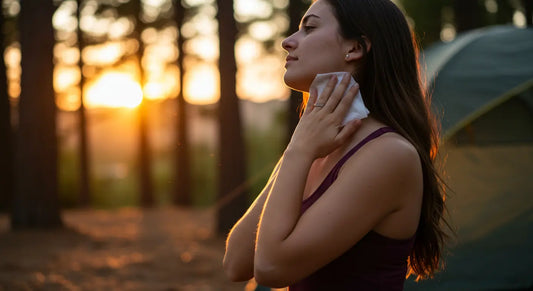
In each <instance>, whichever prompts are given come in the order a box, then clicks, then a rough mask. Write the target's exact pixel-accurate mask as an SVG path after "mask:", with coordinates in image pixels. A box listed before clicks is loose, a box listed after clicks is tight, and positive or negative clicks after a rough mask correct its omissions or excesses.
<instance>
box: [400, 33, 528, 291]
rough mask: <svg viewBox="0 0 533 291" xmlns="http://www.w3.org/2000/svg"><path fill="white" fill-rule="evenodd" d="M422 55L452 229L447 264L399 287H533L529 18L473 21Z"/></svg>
mask: <svg viewBox="0 0 533 291" xmlns="http://www.w3.org/2000/svg"><path fill="white" fill-rule="evenodd" d="M422 58H423V60H422V64H425V68H426V80H427V83H428V86H429V88H430V91H433V92H432V95H433V96H432V97H433V103H434V105H435V108H434V109H435V110H436V111H437V113H438V114H439V115H440V116H439V117H440V118H441V122H442V132H443V138H442V141H443V144H442V147H441V150H440V152H439V155H440V156H441V158H444V159H445V173H444V175H443V178H444V179H445V181H446V183H447V186H449V190H448V196H447V197H448V198H447V201H446V204H447V208H448V211H449V221H450V222H451V224H452V225H453V226H454V228H455V229H456V234H457V236H456V237H455V241H454V244H452V246H451V248H450V249H449V253H446V254H445V257H444V260H445V263H446V268H445V269H444V271H442V272H440V273H438V274H437V275H436V277H435V278H434V279H433V280H428V281H421V282H414V280H413V279H412V278H411V279H409V280H408V281H407V282H406V284H405V290H406V291H415V290H424V291H437V290H443V291H444V290H472V291H475V290H533V199H532V197H531V196H532V195H533V28H527V29H520V28H516V27H510V26H496V27H488V28H483V29H478V30H474V31H470V32H467V33H464V34H461V35H459V36H458V37H457V38H456V40H455V41H452V42H450V43H440V44H436V45H434V46H432V47H430V48H428V49H427V50H426V51H425V52H424V54H423V55H422Z"/></svg>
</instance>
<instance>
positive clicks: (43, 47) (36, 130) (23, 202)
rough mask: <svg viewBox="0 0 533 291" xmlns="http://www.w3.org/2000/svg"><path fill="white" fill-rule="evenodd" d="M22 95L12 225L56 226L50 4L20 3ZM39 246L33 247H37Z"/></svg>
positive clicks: (45, 0)
mask: <svg viewBox="0 0 533 291" xmlns="http://www.w3.org/2000/svg"><path fill="white" fill-rule="evenodd" d="M20 4H21V10H20V15H19V17H20V48H21V54H22V59H21V66H22V75H21V88H22V90H21V95H20V99H19V127H18V132H17V147H16V149H17V153H16V182H15V187H16V188H15V189H16V190H15V193H16V194H15V196H14V198H13V210H12V215H11V226H12V228H13V229H19V228H28V227H57V226H60V225H61V224H62V222H61V216H60V210H59V201H58V191H57V190H58V189H57V188H58V181H57V180H58V165H57V150H58V146H57V136H56V105H55V94H54V88H53V82H52V80H53V70H54V65H53V57H54V55H53V48H54V32H53V28H52V15H53V13H54V5H53V1H52V0H40V1H30V0H23V1H21V2H20ZM36 243H38V242H36Z"/></svg>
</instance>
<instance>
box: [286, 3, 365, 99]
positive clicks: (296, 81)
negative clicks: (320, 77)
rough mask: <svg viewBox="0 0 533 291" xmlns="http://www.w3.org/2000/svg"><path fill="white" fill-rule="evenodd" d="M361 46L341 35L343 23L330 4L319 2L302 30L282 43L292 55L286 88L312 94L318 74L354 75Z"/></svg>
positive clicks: (287, 65)
mask: <svg viewBox="0 0 533 291" xmlns="http://www.w3.org/2000/svg"><path fill="white" fill-rule="evenodd" d="M357 46H358V44H357V42H356V41H353V40H346V39H344V38H343V37H342V36H341V35H340V29H339V22H338V21H337V19H336V17H335V15H334V13H333V9H332V7H331V6H330V4H329V3H327V2H326V1H324V0H318V1H316V2H315V3H313V5H311V7H309V9H308V10H307V12H306V13H305V15H304V17H303V18H302V22H301V23H300V29H299V30H298V31H296V32H295V33H293V34H292V35H291V36H289V37H287V38H286V39H285V40H284V41H283V42H282V47H283V48H284V49H285V50H286V51H287V53H288V55H287V58H286V64H285V69H286V71H285V75H284V81H285V84H286V85H287V86H289V87H291V88H293V89H294V90H298V91H303V92H308V91H309V86H310V85H311V82H312V81H313V79H314V78H315V76H316V74H321V73H329V72H340V71H345V72H353V71H354V63H353V60H355V59H357V51H356V49H357Z"/></svg>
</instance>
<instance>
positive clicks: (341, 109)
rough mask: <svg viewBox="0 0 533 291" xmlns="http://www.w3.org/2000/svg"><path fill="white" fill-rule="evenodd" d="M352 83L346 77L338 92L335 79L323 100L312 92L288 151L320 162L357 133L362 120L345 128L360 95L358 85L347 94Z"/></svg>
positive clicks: (328, 87) (332, 80)
mask: <svg viewBox="0 0 533 291" xmlns="http://www.w3.org/2000/svg"><path fill="white" fill-rule="evenodd" d="M349 83H350V75H349V74H348V73H346V75H345V76H344V77H343V79H342V81H341V82H340V84H339V85H338V86H337V88H335V84H337V77H336V76H332V77H331V79H330V80H329V82H328V84H327V85H326V87H325V88H324V91H323V92H322V94H321V95H320V96H317V91H316V89H315V88H311V89H310V92H309V93H310V97H309V100H308V102H307V106H306V108H305V110H304V113H303V115H302V118H301V119H300V122H299V123H298V126H297V127H296V129H295V131H294V133H293V135H292V138H291V141H290V143H289V146H288V147H287V150H295V151H297V152H299V153H302V154H308V155H309V156H310V157H311V158H312V159H316V158H320V157H324V156H326V155H328V154H329V153H331V152H332V151H334V150H335V149H336V148H338V147H339V146H340V145H342V144H343V143H344V142H345V141H346V140H348V138H350V137H351V136H352V135H353V134H354V133H355V131H356V130H357V128H358V127H359V125H360V123H361V122H360V120H354V121H351V122H349V123H348V124H346V125H345V126H342V122H343V120H344V117H345V116H346V114H347V113H348V110H349V108H350V105H351V104H352V102H353V100H354V98H355V96H356V95H357V92H358V91H359V86H358V85H355V86H352V87H351V88H349V89H348V90H346V89H347V86H348V84H349ZM345 92H346V93H345Z"/></svg>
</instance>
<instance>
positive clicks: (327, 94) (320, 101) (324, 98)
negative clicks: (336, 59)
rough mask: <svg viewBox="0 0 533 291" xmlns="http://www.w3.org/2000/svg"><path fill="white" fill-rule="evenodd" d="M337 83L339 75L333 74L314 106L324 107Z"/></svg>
mask: <svg viewBox="0 0 533 291" xmlns="http://www.w3.org/2000/svg"><path fill="white" fill-rule="evenodd" d="M335 85H337V76H335V75H333V76H331V78H330V79H329V81H328V84H327V85H326V87H325V88H324V90H323V91H322V94H320V96H318V98H317V100H316V101H315V103H313V105H314V107H316V108H319V109H322V107H324V106H325V105H326V103H327V101H328V99H329V98H330V95H331V92H333V90H334V89H335Z"/></svg>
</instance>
